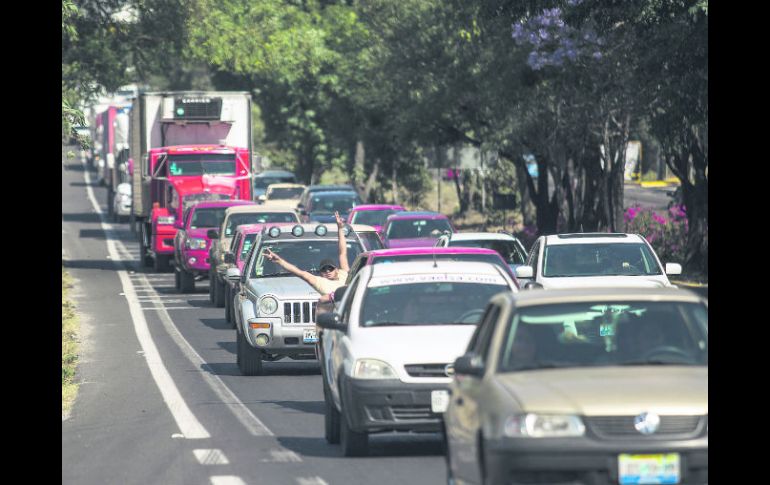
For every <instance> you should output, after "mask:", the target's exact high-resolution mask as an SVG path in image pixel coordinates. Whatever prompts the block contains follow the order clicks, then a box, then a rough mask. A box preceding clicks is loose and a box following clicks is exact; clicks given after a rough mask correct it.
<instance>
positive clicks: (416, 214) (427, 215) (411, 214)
mask: <svg viewBox="0 0 770 485" xmlns="http://www.w3.org/2000/svg"><path fill="white" fill-rule="evenodd" d="M391 219H447V220H449V218H448V217H447V216H445V215H444V214H441V213H440V212H430V211H400V212H396V213H395V214H391V215H389V216H388V220H391Z"/></svg>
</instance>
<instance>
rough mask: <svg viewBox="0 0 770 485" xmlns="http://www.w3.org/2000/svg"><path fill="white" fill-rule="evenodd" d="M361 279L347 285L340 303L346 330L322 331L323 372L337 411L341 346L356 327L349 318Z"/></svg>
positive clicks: (356, 321)
mask: <svg viewBox="0 0 770 485" xmlns="http://www.w3.org/2000/svg"><path fill="white" fill-rule="evenodd" d="M361 281H362V278H361V277H360V274H359V275H356V277H355V278H353V281H351V283H350V285H348V291H347V292H346V293H345V297H344V298H343V301H341V302H340V305H341V306H340V308H341V309H342V310H341V311H340V321H342V322H346V323H347V324H348V330H347V331H346V332H343V331H341V330H331V329H324V333H323V359H324V361H323V363H322V364H323V365H324V366H325V372H326V376H327V382H328V383H329V389H330V390H331V394H332V399H333V400H334V402H335V404H336V406H337V408H338V409H341V407H342V406H341V400H340V393H339V376H340V374H341V373H342V372H344V367H345V358H346V357H347V356H346V355H345V354H346V352H345V349H344V347H343V344H342V340H343V339H344V338H345V337H346V336H347V335H349V334H350V327H351V326H352V325H358V319H357V318H351V316H352V309H353V301H354V300H355V298H356V295H357V294H358V292H359V289H358V287H359V286H360V285H361Z"/></svg>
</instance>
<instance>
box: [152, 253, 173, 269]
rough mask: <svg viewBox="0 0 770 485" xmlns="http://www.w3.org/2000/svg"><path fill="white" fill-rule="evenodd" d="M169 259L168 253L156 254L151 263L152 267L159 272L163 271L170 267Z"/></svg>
mask: <svg viewBox="0 0 770 485" xmlns="http://www.w3.org/2000/svg"><path fill="white" fill-rule="evenodd" d="M170 259H171V257H170V256H169V255H168V254H156V255H155V259H154V260H153V263H152V267H153V269H154V270H155V271H157V272H159V273H165V272H166V271H168V270H169V268H170V267H171V266H170V265H169V260H170Z"/></svg>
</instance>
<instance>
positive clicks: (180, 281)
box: [174, 270, 182, 290]
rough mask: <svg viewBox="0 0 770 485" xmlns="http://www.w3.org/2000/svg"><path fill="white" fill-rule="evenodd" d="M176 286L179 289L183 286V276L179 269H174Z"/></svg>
mask: <svg viewBox="0 0 770 485" xmlns="http://www.w3.org/2000/svg"><path fill="white" fill-rule="evenodd" d="M174 288H176V289H177V290H179V289H180V288H182V278H181V277H180V276H179V271H176V270H174Z"/></svg>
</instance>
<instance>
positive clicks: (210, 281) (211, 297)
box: [209, 269, 216, 304]
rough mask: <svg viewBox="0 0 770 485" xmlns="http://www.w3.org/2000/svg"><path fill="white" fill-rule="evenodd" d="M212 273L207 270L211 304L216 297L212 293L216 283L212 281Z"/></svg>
mask: <svg viewBox="0 0 770 485" xmlns="http://www.w3.org/2000/svg"><path fill="white" fill-rule="evenodd" d="M213 275H214V271H213V270H211V269H210V270H209V301H210V302H211V303H212V304H213V303H214V301H215V299H216V297H215V296H214V292H215V291H216V288H215V287H214V285H215V283H216V281H215V280H214V276H213Z"/></svg>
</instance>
